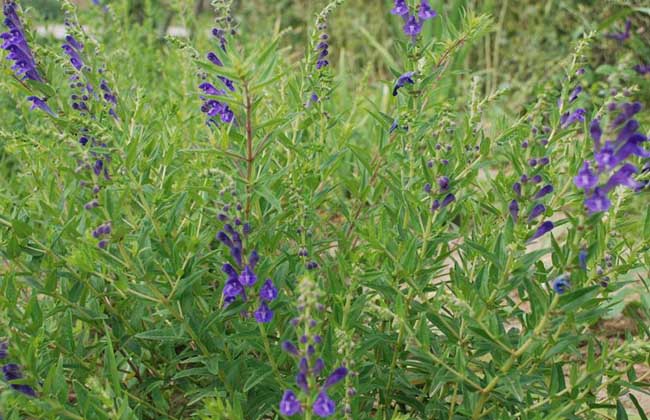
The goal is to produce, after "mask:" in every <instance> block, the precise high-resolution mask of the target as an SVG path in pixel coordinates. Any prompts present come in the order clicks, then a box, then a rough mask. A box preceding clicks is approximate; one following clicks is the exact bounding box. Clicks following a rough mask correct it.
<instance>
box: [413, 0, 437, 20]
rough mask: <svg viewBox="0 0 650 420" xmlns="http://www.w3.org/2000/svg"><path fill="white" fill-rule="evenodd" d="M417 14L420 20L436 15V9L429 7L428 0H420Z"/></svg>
mask: <svg viewBox="0 0 650 420" xmlns="http://www.w3.org/2000/svg"><path fill="white" fill-rule="evenodd" d="M418 16H419V17H420V19H422V20H429V19H433V18H434V17H436V16H438V13H436V11H435V10H433V9H432V8H431V5H430V4H429V0H422V3H420V10H419V11H418Z"/></svg>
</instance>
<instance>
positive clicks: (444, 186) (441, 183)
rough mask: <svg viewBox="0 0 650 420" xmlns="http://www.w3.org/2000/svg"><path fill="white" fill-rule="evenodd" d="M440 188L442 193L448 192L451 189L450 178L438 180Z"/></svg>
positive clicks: (442, 177)
mask: <svg viewBox="0 0 650 420" xmlns="http://www.w3.org/2000/svg"><path fill="white" fill-rule="evenodd" d="M438 186H439V187H440V191H442V192H444V191H447V190H448V189H449V178H447V177H446V176H441V177H440V178H438Z"/></svg>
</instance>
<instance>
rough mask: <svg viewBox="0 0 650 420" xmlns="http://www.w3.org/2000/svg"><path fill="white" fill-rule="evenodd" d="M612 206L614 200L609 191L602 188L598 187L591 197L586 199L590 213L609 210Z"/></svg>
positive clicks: (586, 205)
mask: <svg viewBox="0 0 650 420" xmlns="http://www.w3.org/2000/svg"><path fill="white" fill-rule="evenodd" d="M611 206H612V202H611V201H610V200H609V197H607V193H606V192H605V191H603V190H602V189H601V188H596V189H595V190H594V192H593V193H592V194H591V196H590V197H589V198H587V199H586V200H585V207H587V209H588V210H589V213H590V214H593V213H600V212H601V211H607V210H609V208H610V207H611Z"/></svg>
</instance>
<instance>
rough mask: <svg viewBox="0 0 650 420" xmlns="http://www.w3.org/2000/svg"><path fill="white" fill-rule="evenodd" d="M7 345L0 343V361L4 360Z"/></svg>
mask: <svg viewBox="0 0 650 420" xmlns="http://www.w3.org/2000/svg"><path fill="white" fill-rule="evenodd" d="M8 348H9V343H7V342H6V341H0V360H2V359H6V358H7V355H8V351H7V350H8Z"/></svg>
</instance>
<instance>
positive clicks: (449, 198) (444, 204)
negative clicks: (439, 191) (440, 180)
mask: <svg viewBox="0 0 650 420" xmlns="http://www.w3.org/2000/svg"><path fill="white" fill-rule="evenodd" d="M455 200H456V196H455V195H453V194H447V195H446V196H445V198H444V199H443V200H442V203H441V204H440V207H447V206H448V205H449V204H451V203H452V202H453V201H455Z"/></svg>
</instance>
